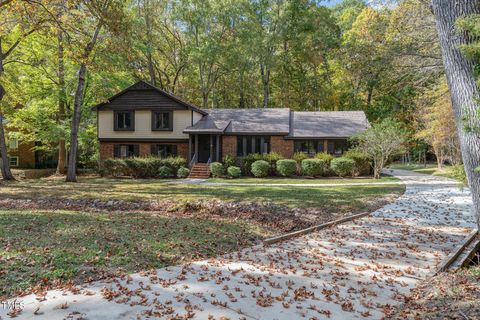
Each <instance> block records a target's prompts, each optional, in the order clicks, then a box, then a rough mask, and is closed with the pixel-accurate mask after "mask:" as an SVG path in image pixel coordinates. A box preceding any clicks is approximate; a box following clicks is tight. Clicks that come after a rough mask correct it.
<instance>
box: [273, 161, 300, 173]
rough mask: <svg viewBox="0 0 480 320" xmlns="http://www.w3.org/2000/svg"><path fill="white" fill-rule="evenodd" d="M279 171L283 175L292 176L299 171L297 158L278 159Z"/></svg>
mask: <svg viewBox="0 0 480 320" xmlns="http://www.w3.org/2000/svg"><path fill="white" fill-rule="evenodd" d="M276 167H277V168H276V170H277V173H278V174H279V175H281V176H283V177H291V176H293V175H295V173H297V162H296V161H295V160H290V159H285V160H278V161H277V166H276Z"/></svg>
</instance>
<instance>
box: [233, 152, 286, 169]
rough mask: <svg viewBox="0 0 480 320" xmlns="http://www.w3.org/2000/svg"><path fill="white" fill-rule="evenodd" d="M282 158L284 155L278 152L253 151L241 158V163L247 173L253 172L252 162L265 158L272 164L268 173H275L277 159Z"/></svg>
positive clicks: (264, 159)
mask: <svg viewBox="0 0 480 320" xmlns="http://www.w3.org/2000/svg"><path fill="white" fill-rule="evenodd" d="M281 159H283V157H282V155H281V154H279V153H276V152H270V153H266V154H260V153H251V154H249V155H247V156H245V157H242V158H241V164H242V167H243V172H244V173H245V174H253V172H252V164H253V163H254V162H255V161H259V160H263V161H266V162H267V163H268V164H269V166H270V169H269V172H268V174H274V173H275V167H276V164H277V161H278V160H281Z"/></svg>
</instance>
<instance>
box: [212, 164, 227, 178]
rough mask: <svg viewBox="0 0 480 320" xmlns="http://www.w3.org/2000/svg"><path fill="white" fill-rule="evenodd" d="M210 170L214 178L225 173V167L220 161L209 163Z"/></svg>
mask: <svg viewBox="0 0 480 320" xmlns="http://www.w3.org/2000/svg"><path fill="white" fill-rule="evenodd" d="M210 172H211V173H212V176H213V177H214V178H219V177H223V176H224V175H225V167H224V166H223V164H221V163H220V162H212V163H211V164H210Z"/></svg>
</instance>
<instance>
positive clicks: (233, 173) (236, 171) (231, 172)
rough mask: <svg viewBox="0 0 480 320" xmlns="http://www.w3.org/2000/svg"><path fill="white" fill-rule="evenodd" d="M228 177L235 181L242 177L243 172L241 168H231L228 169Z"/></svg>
mask: <svg viewBox="0 0 480 320" xmlns="http://www.w3.org/2000/svg"><path fill="white" fill-rule="evenodd" d="M227 173H228V176H229V177H231V178H233V179H235V178H240V177H241V176H242V170H240V168H239V167H235V166H231V167H228V169H227Z"/></svg>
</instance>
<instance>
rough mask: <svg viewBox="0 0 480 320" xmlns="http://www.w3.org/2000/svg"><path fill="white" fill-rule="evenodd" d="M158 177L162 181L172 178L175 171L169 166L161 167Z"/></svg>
mask: <svg viewBox="0 0 480 320" xmlns="http://www.w3.org/2000/svg"><path fill="white" fill-rule="evenodd" d="M158 176H159V177H160V178H162V179H165V178H170V177H172V176H173V170H172V169H171V168H170V167H167V166H163V167H160V169H158Z"/></svg>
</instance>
